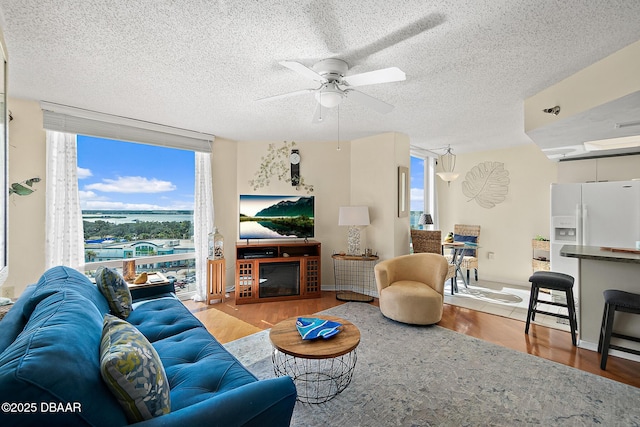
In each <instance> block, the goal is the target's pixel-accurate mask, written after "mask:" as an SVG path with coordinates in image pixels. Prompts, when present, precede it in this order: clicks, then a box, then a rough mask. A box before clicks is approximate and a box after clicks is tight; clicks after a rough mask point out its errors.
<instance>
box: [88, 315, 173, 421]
mask: <svg viewBox="0 0 640 427" xmlns="http://www.w3.org/2000/svg"><path fill="white" fill-rule="evenodd" d="M100 373H101V375H102V379H103V380H104V381H105V383H107V386H108V387H109V389H110V390H111V392H112V393H113V394H114V395H115V396H116V398H117V399H118V402H119V403H120V405H121V406H122V408H123V409H124V411H125V413H126V415H127V419H128V420H129V422H131V423H133V422H138V421H143V420H148V419H151V418H154V417H158V416H160V415H164V414H168V413H169V412H170V411H171V402H170V397H169V382H168V381H167V374H166V373H165V371H164V367H163V366H162V362H161V361H160V357H159V356H158V353H157V352H156V350H155V349H154V348H153V346H152V345H151V343H150V342H149V341H148V340H147V339H146V338H145V336H144V335H142V333H141V332H140V331H138V330H137V329H136V328H135V327H134V326H133V325H131V324H130V323H128V322H126V321H125V320H122V319H118V318H117V317H115V316H112V315H110V314H107V315H105V317H104V322H103V328H102V340H101V342H100Z"/></svg>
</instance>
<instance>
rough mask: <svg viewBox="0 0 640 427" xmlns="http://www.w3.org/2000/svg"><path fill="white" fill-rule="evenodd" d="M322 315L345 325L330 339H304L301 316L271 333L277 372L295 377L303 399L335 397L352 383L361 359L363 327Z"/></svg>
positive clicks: (306, 400)
mask: <svg viewBox="0 0 640 427" xmlns="http://www.w3.org/2000/svg"><path fill="white" fill-rule="evenodd" d="M301 317H313V315H307V316H301ZM321 317H322V319H325V320H331V321H334V322H338V323H340V324H342V326H340V333H338V334H337V335H335V336H333V337H331V338H329V339H326V340H325V339H322V338H319V339H315V340H303V339H302V337H301V336H300V333H299V332H298V330H297V329H296V320H297V319H298V317H297V316H295V317H290V318H288V319H285V320H283V321H282V322H280V323H278V324H276V325H274V326H273V328H271V331H270V332H269V339H270V340H271V345H272V346H273V350H272V352H271V361H272V362H273V371H274V373H275V375H276V376H277V377H281V376H285V375H288V376H290V377H291V378H292V379H293V382H294V383H295V385H296V388H297V390H298V397H297V399H298V400H299V401H300V402H305V403H323V402H326V401H328V400H331V399H333V398H334V397H335V396H336V395H338V393H341V392H342V391H343V390H344V389H345V388H347V386H348V385H349V383H351V379H352V378H353V372H354V370H355V367H356V361H357V360H358V356H357V354H356V347H358V344H360V330H359V329H358V328H357V327H356V326H355V325H354V324H353V323H351V322H349V321H348V320H345V319H341V318H339V317H334V316H321Z"/></svg>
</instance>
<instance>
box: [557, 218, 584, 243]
mask: <svg viewBox="0 0 640 427" xmlns="http://www.w3.org/2000/svg"><path fill="white" fill-rule="evenodd" d="M552 221H553V233H552V235H551V240H552V241H554V242H563V243H576V242H577V241H578V229H577V221H576V218H575V217H573V216H554V217H553V218H552Z"/></svg>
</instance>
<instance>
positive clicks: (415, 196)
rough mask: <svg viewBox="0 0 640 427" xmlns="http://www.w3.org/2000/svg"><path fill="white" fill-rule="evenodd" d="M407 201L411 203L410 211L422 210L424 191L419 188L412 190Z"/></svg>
mask: <svg viewBox="0 0 640 427" xmlns="http://www.w3.org/2000/svg"><path fill="white" fill-rule="evenodd" d="M409 200H410V201H411V207H410V209H411V210H412V211H421V210H423V209H424V191H423V190H422V189H421V188H412V189H411V195H410V196H409Z"/></svg>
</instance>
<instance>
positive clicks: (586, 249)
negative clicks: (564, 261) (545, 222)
mask: <svg viewBox="0 0 640 427" xmlns="http://www.w3.org/2000/svg"><path fill="white" fill-rule="evenodd" d="M560 255H562V256H564V257H569V258H580V259H591V260H596V261H612V262H624V263H630V264H640V254H633V253H627V252H612V251H610V250H604V249H602V248H600V247H599V246H581V245H564V246H563V247H562V248H560Z"/></svg>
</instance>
